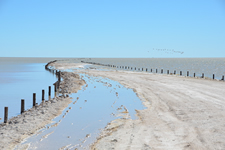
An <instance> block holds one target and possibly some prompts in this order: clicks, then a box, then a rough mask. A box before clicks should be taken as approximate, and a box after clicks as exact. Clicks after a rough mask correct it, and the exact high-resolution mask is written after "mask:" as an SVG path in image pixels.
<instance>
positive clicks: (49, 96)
mask: <svg viewBox="0 0 225 150" xmlns="http://www.w3.org/2000/svg"><path fill="white" fill-rule="evenodd" d="M48 98H49V100H50V99H51V86H49V87H48Z"/></svg>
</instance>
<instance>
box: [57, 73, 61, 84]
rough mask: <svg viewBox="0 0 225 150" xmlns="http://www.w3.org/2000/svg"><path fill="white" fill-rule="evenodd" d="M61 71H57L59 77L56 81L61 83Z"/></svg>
mask: <svg viewBox="0 0 225 150" xmlns="http://www.w3.org/2000/svg"><path fill="white" fill-rule="evenodd" d="M60 74H61V71H59V75H58V81H59V82H60V81H61V77H60Z"/></svg>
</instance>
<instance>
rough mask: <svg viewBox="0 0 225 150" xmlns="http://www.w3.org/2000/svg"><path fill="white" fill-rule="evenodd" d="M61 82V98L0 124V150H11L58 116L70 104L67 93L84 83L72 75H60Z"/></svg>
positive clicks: (77, 88) (77, 76)
mask: <svg viewBox="0 0 225 150" xmlns="http://www.w3.org/2000/svg"><path fill="white" fill-rule="evenodd" d="M61 75H62V76H61V77H62V78H63V81H62V82H60V93H61V94H62V95H61V96H59V97H58V96H57V97H55V98H52V99H51V100H47V101H45V102H44V103H41V104H40V105H39V106H37V108H36V109H35V108H31V109H29V110H27V111H25V112H24V113H23V114H21V115H18V116H16V117H14V118H11V119H10V120H9V121H8V123H7V124H4V123H2V124H0V149H2V150H8V149H13V148H14V147H15V145H17V144H19V143H20V142H21V141H22V140H23V139H25V138H27V137H29V136H31V135H33V134H35V133H36V132H37V131H38V130H39V129H41V128H44V127H45V125H46V124H49V123H51V120H52V119H53V118H55V117H56V116H58V115H60V114H61V113H62V111H63V110H64V109H65V108H66V107H67V106H68V104H70V103H71V98H70V97H68V94H69V93H75V92H77V91H78V90H80V89H81V88H82V85H84V84H85V81H84V80H82V79H80V77H79V75H77V74H74V73H69V72H68V73H64V72H62V74H61Z"/></svg>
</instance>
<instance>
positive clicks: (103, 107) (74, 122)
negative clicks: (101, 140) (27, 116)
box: [22, 75, 144, 150]
mask: <svg viewBox="0 0 225 150" xmlns="http://www.w3.org/2000/svg"><path fill="white" fill-rule="evenodd" d="M82 76H83V79H85V81H86V83H87V85H85V86H84V87H83V90H80V91H78V93H75V94H72V97H73V102H72V103H71V104H70V105H69V106H68V107H67V108H66V109H65V110H64V111H63V113H62V115H60V116H59V117H57V118H55V119H54V120H53V123H52V124H49V125H47V126H46V128H45V129H43V130H41V131H40V132H39V133H38V134H37V135H35V136H33V137H31V138H29V139H27V141H25V142H24V143H22V146H29V148H28V149H37V150H38V149H59V148H62V149H63V148H67V149H74V148H79V149H85V148H88V145H89V144H91V143H92V142H93V141H94V140H95V139H96V137H97V136H98V134H99V133H100V130H99V129H101V128H104V127H105V126H106V125H107V123H108V122H110V121H112V120H114V119H116V118H121V117H128V118H132V119H135V118H136V116H135V114H136V112H135V109H139V110H140V109H144V107H143V105H142V103H141V101H140V100H139V98H138V97H137V96H136V94H135V93H134V92H133V90H131V89H127V88H125V87H123V86H122V85H120V84H119V83H118V82H115V81H112V80H109V79H103V78H96V77H90V76H87V75H82Z"/></svg>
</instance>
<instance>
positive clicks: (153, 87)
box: [76, 69, 225, 150]
mask: <svg viewBox="0 0 225 150" xmlns="http://www.w3.org/2000/svg"><path fill="white" fill-rule="evenodd" d="M76 72H77V73H81V72H82V73H87V74H89V75H92V76H101V77H105V78H109V79H112V80H115V81H118V82H120V83H121V84H123V85H124V86H126V87H127V88H132V89H133V90H134V91H135V92H136V93H137V95H138V96H139V98H140V99H141V100H142V102H143V104H144V105H145V106H146V107H147V109H144V110H137V111H136V112H137V115H138V117H139V119H137V120H131V119H125V118H124V119H118V120H115V121H113V122H111V123H109V125H108V126H107V127H106V128H105V130H104V131H103V132H102V133H101V135H100V137H99V139H98V140H97V141H96V143H94V145H93V146H92V149H95V150H96V149H98V150H102V149H107V150H108V149H135V150H136V149H171V150H174V149H198V150H201V149H202V150H203V149H204V150H205V149H224V148H225V141H224V139H225V96H224V93H225V83H224V82H221V81H213V80H206V79H196V78H189V77H181V76H175V75H160V74H150V73H144V72H139V73H138V72H128V71H98V70H95V69H89V70H85V71H82V70H76Z"/></svg>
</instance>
